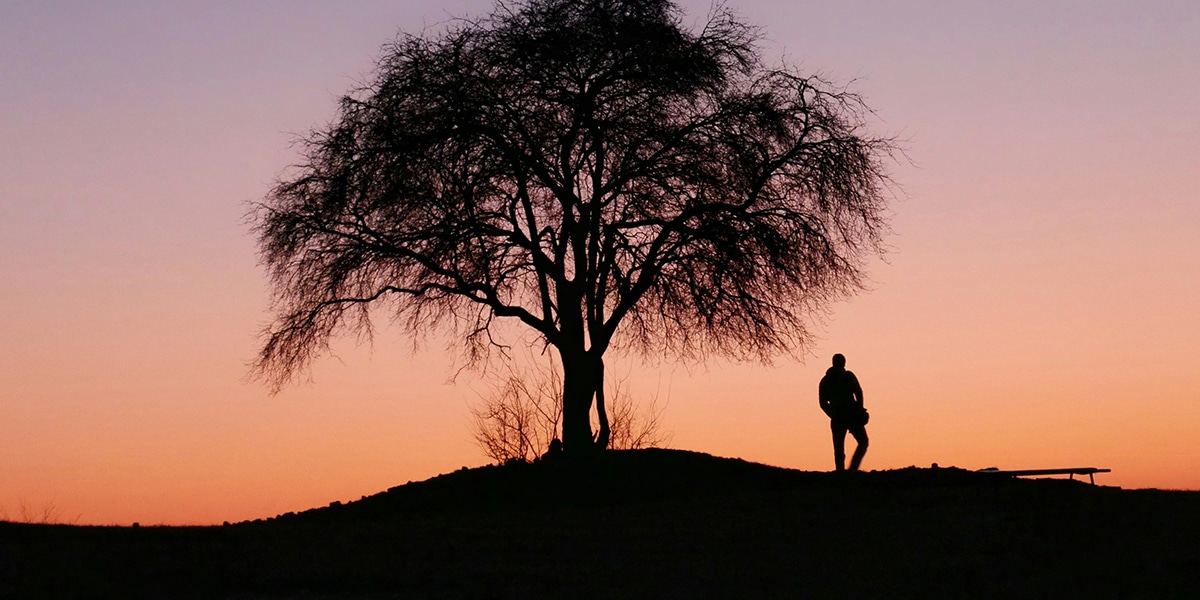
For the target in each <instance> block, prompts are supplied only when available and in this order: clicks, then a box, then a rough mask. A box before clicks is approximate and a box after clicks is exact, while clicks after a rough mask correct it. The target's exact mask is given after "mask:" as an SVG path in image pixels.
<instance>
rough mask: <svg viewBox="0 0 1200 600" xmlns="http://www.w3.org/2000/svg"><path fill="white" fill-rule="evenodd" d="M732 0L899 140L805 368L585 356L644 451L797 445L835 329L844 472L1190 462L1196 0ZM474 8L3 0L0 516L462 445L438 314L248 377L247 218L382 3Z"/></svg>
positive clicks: (252, 486) (359, 491)
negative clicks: (879, 244) (617, 392)
mask: <svg viewBox="0 0 1200 600" xmlns="http://www.w3.org/2000/svg"><path fill="white" fill-rule="evenodd" d="M728 4H729V6H731V7H733V8H734V9H736V10H737V11H739V12H740V13H741V14H742V15H743V16H744V17H745V18H746V19H747V20H749V21H751V22H755V23H758V24H761V25H764V26H765V36H766V40H765V42H764V48H765V51H766V52H767V54H768V56H770V57H773V58H780V57H785V56H786V57H787V59H788V60H789V61H792V62H794V63H798V64H800V65H802V67H803V68H804V69H805V70H808V71H819V72H821V73H824V74H825V75H826V76H827V77H829V78H832V79H834V80H836V81H839V82H845V83H848V82H851V81H852V83H851V86H852V89H854V90H856V91H858V92H860V93H861V94H863V95H864V96H865V97H866V99H867V101H868V103H869V104H870V105H871V106H872V107H873V108H875V109H876V110H877V111H878V115H877V119H876V121H875V122H874V123H873V127H874V128H875V130H876V131H877V132H878V133H882V134H893V135H896V136H898V137H900V138H902V139H903V140H905V146H906V148H907V150H908V153H909V155H910V158H911V164H910V163H909V162H904V163H901V164H897V165H896V166H895V169H894V176H895V178H896V180H897V181H898V182H899V183H900V184H901V186H903V190H902V193H901V194H900V195H899V197H898V198H897V200H896V201H895V202H894V204H893V212H894V216H893V220H892V222H893V227H894V229H895V235H894V236H893V237H891V238H890V239H889V242H890V244H891V246H892V251H891V253H890V254H889V255H888V256H887V258H886V262H879V261H876V262H875V263H873V264H872V267H871V278H872V281H871V290H870V291H869V292H866V293H864V294H861V295H860V296H858V297H857V298H855V299H854V300H852V301H850V302H845V303H841V304H837V305H834V306H832V307H831V311H830V313H829V314H828V315H825V316H824V317H823V318H822V320H821V322H820V323H819V325H818V326H817V327H816V331H817V332H818V333H819V339H818V340H816V342H815V344H814V345H813V346H812V347H811V348H810V351H811V354H810V355H809V356H807V357H806V358H805V360H804V361H803V363H801V362H797V361H795V360H792V359H788V358H786V357H784V358H781V359H780V360H778V361H776V363H775V364H774V365H773V366H760V365H734V364H729V363H728V362H726V361H721V360H713V361H710V362H708V363H707V364H706V365H701V366H692V367H687V366H679V365H675V364H673V363H670V362H667V363H663V364H650V365H646V364H643V363H642V362H641V361H638V360H631V359H619V360H616V361H614V362H615V366H610V371H611V372H617V373H620V374H624V375H625V376H626V377H627V378H628V381H629V383H630V386H631V393H632V394H633V395H634V396H635V398H641V399H643V400H644V399H646V398H648V397H650V396H653V395H655V394H657V396H658V398H659V403H660V404H666V410H665V413H664V419H665V422H666V426H667V428H668V429H670V430H671V431H673V432H674V438H673V441H672V444H671V445H672V446H673V447H676V448H684V449H689V450H699V451H704V452H710V453H713V454H718V455H723V456H737V457H742V458H745V459H748V460H754V461H760V462H765V463H770V464H774V465H780V466H785V467H792V468H799V469H812V470H817V469H821V470H823V469H828V468H829V467H830V466H831V465H832V457H831V450H830V444H829V439H828V437H829V433H828V425H827V420H826V419H825V418H824V416H823V415H822V413H821V412H820V410H819V408H818V407H817V402H816V385H817V381H818V380H819V379H820V377H821V375H822V373H823V372H824V370H825V368H826V366H827V365H828V361H829V356H830V355H831V354H833V353H834V352H842V353H844V354H846V355H847V357H848V362H849V364H848V367H849V368H850V369H851V370H853V371H855V372H856V373H857V374H858V375H859V378H860V380H861V381H862V382H863V385H864V388H865V392H866V400H867V405H868V406H869V407H870V409H871V414H872V423H871V425H870V427H869V430H870V434H871V440H872V444H871V451H870V453H869V454H868V456H867V459H866V462H865V464H864V466H865V467H866V468H869V469H884V468H898V467H904V466H908V465H918V466H929V465H930V464H931V463H934V462H937V463H939V464H941V465H943V466H951V465H954V466H959V467H963V468H969V469H977V468H982V467H988V466H998V467H1001V468H1041V467H1062V466H1099V467H1108V468H1111V469H1113V472H1112V473H1111V474H1107V475H1101V476H1099V482H1101V483H1104V484H1109V485H1120V486H1123V487H1163V488H1186V489H1200V391H1198V390H1200V368H1197V363H1198V362H1200V361H1198V359H1200V351H1198V349H1200V342H1198V340H1200V311H1198V306H1197V299H1198V298H1200V242H1198V241H1197V237H1196V233H1197V231H1198V229H1200V196H1198V194H1200V192H1198V191H1197V190H1200V110H1197V101H1196V98H1198V97H1200V66H1198V63H1197V58H1198V57H1200V4H1197V3H1196V2H1195V1H1194V0H1183V1H1179V2H1170V1H1150V2H1139V3H1133V2H1124V1H1089V2H1083V1H1046V0H1038V1H1008V2H1003V3H999V2H970V1H963V0H946V1H939V2H934V1H924V2H916V1H914V2H885V1H879V2H861V1H860V2H847V1H840V0H839V1H837V2H834V1H832V0H831V1H828V2H794V1H790V0H789V1H782V0H779V1H770V2H767V1H755V2H751V1H749V0H730V1H729V3H728ZM683 5H684V6H685V7H686V9H687V10H688V11H689V15H690V17H689V19H695V20H701V19H702V18H703V16H704V15H705V14H706V13H707V11H708V7H709V3H708V2H707V1H703V0H699V1H696V0H688V1H687V2H684V3H683ZM490 6H491V3H490V2H489V1H488V0H456V1H444V2H435V1H432V0H401V1H397V0H391V1H375V0H370V1H367V0H363V1H355V2H334V1H332V0H331V1H297V0H286V1H285V0H258V1H253V2H251V1H243V2H232V1H214V0H205V1H203V2H200V1H183V0H181V1H176V2H159V1H157V0H146V1H139V2H134V1H125V2H118V1H112V2H98V1H93V2H84V1H80V2H68V1H65V0H59V1H34V0H8V1H6V2H4V3H3V4H0V518H2V517H3V516H5V515H7V516H8V518H22V516H34V517H36V516H38V515H41V514H42V513H43V512H45V511H51V512H53V513H54V514H55V515H56V516H57V518H59V519H60V520H67V521H76V522H79V523H99V524H107V523H115V524H128V523H130V522H133V521H139V522H141V523H142V524H150V523H171V524H193V523H197V524H199V523H219V522H221V521H223V520H230V521H234V520H241V519H248V518H257V517H266V516H271V515H274V514H277V513H280V512H285V511H290V510H303V509H306V508H310V507H314V506H319V505H324V504H326V503H328V502H330V501H333V500H342V501H345V500H353V499H357V498H358V497H359V496H361V495H366V494H373V493H376V492H379V491H382V490H384V489H386V488H388V487H391V486H394V485H398V484H403V483H405V482H406V481H409V480H420V479H425V478H428V477H431V476H434V475H437V474H439V473H443V472H447V471H451V470H454V469H457V468H459V467H460V466H464V465H466V466H476V465H481V464H484V463H485V462H486V461H485V459H484V457H483V454H482V453H481V452H480V450H479V449H478V448H477V447H476V446H475V444H474V442H473V440H472V437H471V427H470V418H469V406H470V405H471V404H472V403H473V402H476V401H477V399H478V397H479V395H480V394H482V393H486V390H487V386H486V384H485V383H483V382H481V381H480V380H479V378H477V377H474V376H471V375H464V376H460V377H459V378H458V379H457V381H456V382H454V383H451V382H449V379H450V377H451V376H452V375H453V366H452V358H451V357H450V356H449V355H447V354H446V353H445V352H443V351H442V348H443V345H444V341H443V340H440V339H438V338H433V339H431V340H429V341H428V343H427V344H426V345H425V348H424V349H423V350H420V351H418V352H416V353H413V352H412V351H411V349H412V345H413V344H412V340H409V339H405V338H404V337H402V336H401V335H400V334H399V333H397V332H395V331H391V330H386V329H384V330H382V331H381V333H380V335H378V336H377V338H376V341H375V344H374V348H373V349H370V348H359V347H356V346H355V344H354V343H353V341H352V340H345V341H343V342H339V343H338V344H336V350H337V357H336V358H328V359H324V360H321V361H320V362H318V363H317V364H316V365H315V367H314V370H313V376H312V380H311V381H310V382H307V383H306V382H300V383H299V384H297V385H294V386H292V387H290V388H288V389H286V390H285V391H283V392H282V393H280V394H279V395H276V396H270V395H269V394H268V391H267V389H266V388H265V387H264V386H263V385H261V384H259V383H255V382H248V381H246V373H247V367H246V365H247V363H248V362H249V361H250V360H251V359H252V358H253V356H254V353H255V350H256V343H257V337H256V336H257V332H258V331H259V330H260V328H261V327H262V326H263V325H264V324H265V323H266V322H267V321H268V320H269V318H270V315H269V313H268V312H267V308H268V301H269V296H268V289H267V287H266V282H265V278H264V274H263V272H262V271H261V270H260V269H259V268H258V267H257V264H256V261H257V258H256V254H255V245H254V240H253V238H252V236H251V235H250V233H249V231H248V228H247V226H246V223H245V220H244V216H245V213H246V211H247V209H248V205H247V203H249V202H252V201H255V200H257V199H260V198H262V196H263V195H264V194H265V193H266V191H267V190H268V188H269V187H270V185H271V182H272V181H273V179H274V178H275V177H276V176H277V175H278V174H279V173H280V171H281V170H282V169H283V168H284V167H286V166H287V165H288V164H290V163H292V162H294V161H295V160H296V159H297V155H296V153H295V150H294V148H293V147H292V146H291V145H290V143H291V140H292V139H294V137H295V134H296V133H302V132H304V131H306V130H307V129H309V128H310V127H314V126H317V125H320V124H322V123H325V122H327V121H328V120H330V119H331V118H332V117H333V116H334V114H335V107H336V106H335V103H336V100H337V98H338V96H339V95H341V94H342V93H344V92H346V91H347V90H348V89H350V88H351V87H353V86H354V85H355V84H356V82H359V81H361V80H363V78H365V77H366V76H367V75H368V74H369V73H370V70H371V67H372V61H373V58H374V57H375V56H376V55H377V52H378V49H379V47H380V46H381V45H382V44H383V43H385V42H387V41H388V40H390V39H391V38H392V37H393V36H394V35H395V34H396V32H397V31H398V30H405V31H409V32H417V31H420V30H422V29H423V28H428V29H429V30H431V31H437V29H438V27H439V23H443V22H445V21H446V20H447V19H448V18H450V17H452V16H459V15H464V14H481V13H484V12H486V11H487V10H488V9H489V7H490Z"/></svg>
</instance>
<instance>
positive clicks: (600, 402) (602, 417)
mask: <svg viewBox="0 0 1200 600" xmlns="http://www.w3.org/2000/svg"><path fill="white" fill-rule="evenodd" d="M593 369H595V371H594V372H595V374H596V375H595V380H594V381H593V385H594V386H595V387H596V418H597V419H598V420H599V422H600V430H599V431H597V432H596V449H597V450H604V449H605V448H608V440H609V437H610V436H611V434H612V431H611V430H610V429H609V427H608V410H607V407H606V406H605V405H604V357H603V356H595V357H593Z"/></svg>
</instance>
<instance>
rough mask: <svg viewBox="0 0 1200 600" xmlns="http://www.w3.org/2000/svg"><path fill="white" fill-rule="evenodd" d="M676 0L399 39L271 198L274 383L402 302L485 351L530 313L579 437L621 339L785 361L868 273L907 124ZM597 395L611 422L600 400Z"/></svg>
mask: <svg viewBox="0 0 1200 600" xmlns="http://www.w3.org/2000/svg"><path fill="white" fill-rule="evenodd" d="M681 19H682V13H681V12H680V10H679V9H678V7H677V6H675V5H674V4H673V3H672V2H671V1H670V0H514V1H511V2H509V1H504V0H501V1H500V2H499V3H498V4H497V8H496V10H495V12H493V13H492V14H491V15H490V16H488V17H486V18H482V19H479V20H474V21H461V22H458V23H457V24H455V25H453V26H452V27H450V28H449V29H448V30H447V31H445V32H444V33H441V34H439V35H436V36H433V37H418V36H412V35H402V36H401V37H399V38H398V39H397V40H396V41H395V42H394V43H392V44H390V45H388V46H386V47H385V48H384V51H383V56H382V58H381V59H380V60H379V63H378V67H377V73H376V74H375V78H374V80H373V81H372V82H370V83H369V84H367V85H366V86H365V87H363V88H361V89H358V90H356V91H354V92H352V93H351V94H350V95H348V96H346V97H345V98H343V99H342V101H341V104H340V111H339V113H338V116H337V118H336V119H335V120H334V121H333V122H332V124H330V125H328V126H327V127H325V128H323V129H319V130H317V131H315V132H313V133H312V134H311V135H310V136H309V137H308V138H307V140H306V141H305V145H304V150H305V152H304V160H303V161H302V164H300V165H299V166H298V167H296V168H295V169H294V170H293V171H292V172H291V173H289V175H288V176H286V177H285V178H284V179H283V180H282V181H281V182H280V183H278V184H277V186H276V187H275V188H274V189H273V190H272V191H271V192H270V194H269V195H268V196H267V198H266V199H265V201H264V202H262V203H261V205H260V206H259V207H258V208H257V209H256V212H255V216H254V219H255V228H256V232H257V234H258V239H259V248H260V253H261V256H262V260H263V263H264V264H265V266H266V268H267V271H268V273H269V277H270V279H271V284H272V287H273V296H274V310H275V312H276V313H277V319H276V321H275V323H274V324H273V325H272V326H271V327H270V328H269V329H268V330H267V331H266V333H265V341H264V343H263V346H262V349H261V352H260V355H259V357H258V360H257V363H256V372H257V373H258V375H260V376H262V377H264V378H265V379H267V380H269V381H270V382H271V383H272V384H273V385H274V386H276V389H278V386H281V385H283V384H285V383H286V382H287V381H289V380H290V378H291V377H293V376H294V375H295V374H296V373H297V372H300V371H303V370H304V369H305V368H307V366H308V365H309V364H310V363H311V361H312V360H313V359H314V357H315V356H316V355H317V354H319V353H320V352H322V351H324V350H326V349H327V346H328V343H329V340H330V339H331V338H332V337H333V336H335V335H338V334H340V333H342V332H346V331H357V332H360V333H362V332H367V333H369V332H370V330H371V318H370V316H371V308H370V307H372V306H381V307H384V308H386V309H387V310H388V311H389V312H390V314H391V316H392V317H393V319H394V320H395V322H397V323H400V324H401V325H403V326H404V327H405V328H406V331H407V332H409V333H411V334H414V335H420V334H423V333H425V332H428V331H432V330H434V329H436V328H439V327H442V326H444V327H445V328H447V329H449V330H451V331H452V332H454V333H455V334H457V335H456V336H455V339H459V338H460V337H461V339H462V340H463V346H462V348H463V351H464V354H465V356H466V357H467V358H468V359H469V360H470V361H472V362H477V361H480V360H484V359H486V357H487V356H488V353H489V350H492V349H495V348H497V347H500V346H501V341H498V340H497V339H496V336H495V335H494V334H495V332H496V331H497V324H498V323H500V322H514V323H519V324H520V325H521V326H523V327H524V328H526V330H527V331H529V332H531V333H532V334H533V335H534V336H535V337H536V338H537V340H538V341H540V342H541V343H543V344H546V345H549V346H552V347H553V348H554V349H555V351H556V355H557V356H558V357H559V359H560V362H561V364H560V367H561V372H562V376H563V380H562V400H563V404H562V406H563V409H562V410H563V415H562V435H563V443H564V447H565V450H566V451H568V452H578V451H582V450H585V449H588V448H592V447H594V446H597V445H598V446H600V447H604V446H606V445H607V442H608V438H609V435H610V431H609V427H608V419H607V413H606V407H605V402H604V385H603V380H604V356H605V353H606V352H608V351H609V350H610V349H611V348H620V349H622V350H624V351H627V352H633V353H636V354H641V355H643V356H648V357H661V356H673V357H675V358H678V359H682V360H702V359H704V358H705V357H706V356H709V355H711V354H719V355H724V356H728V357H731V358H733V359H737V360H744V359H760V360H766V361H769V360H770V358H771V357H772V356H773V355H775V354H777V353H779V352H795V351H797V350H799V349H801V348H803V345H804V343H805V342H806V341H807V340H808V339H809V331H808V329H807V328H806V320H807V319H808V318H809V317H811V315H812V314H813V313H814V311H820V310H823V309H824V307H825V306H827V305H828V303H830V302H832V301H834V300H838V299H841V298H844V297H846V296H848V295H849V294H852V293H854V292H856V291H858V290H859V289H861V281H862V269H863V265H864V261H865V259H866V258H867V257H868V256H870V255H871V254H873V253H878V252H880V251H881V244H882V241H881V238H882V235H883V234H884V232H885V230H886V221H885V218H884V215H885V210H886V202H885V192H886V190H887V182H888V180H887V172H886V168H885V167H886V164H887V162H888V161H889V160H890V158H891V156H892V154H893V152H894V151H895V146H894V144H893V143H892V141H891V140H889V139H886V138H879V137H873V136H871V135H870V134H869V132H867V131H866V129H867V127H866V118H867V116H868V115H869V111H868V109H867V108H866V107H865V105H864V104H863V102H862V101H861V99H860V98H859V97H858V96H857V95H855V94H853V93H850V92H847V91H845V90H844V89H839V88H835V87H833V86H832V85H830V84H829V83H828V82H826V81H825V80H823V79H821V78H820V77H817V76H804V75H802V74H801V73H799V72H797V71H796V70H795V69H793V68H790V67H787V66H780V67H768V66H766V65H765V63H764V61H763V60H762V57H761V53H760V51H759V50H758V48H757V47H756V39H757V35H758V33H757V30H756V29H755V28H754V27H752V26H750V25H748V24H746V23H743V22H741V21H739V20H738V19H737V18H736V17H735V16H734V15H733V14H732V13H731V12H729V11H727V10H724V9H717V10H714V12H713V13H712V14H711V15H710V16H709V19H708V20H707V22H706V23H705V24H704V25H703V26H702V27H700V28H698V29H688V28H685V27H684V26H683V25H682V24H681ZM593 406H595V407H596V412H597V419H598V423H599V425H598V427H599V431H598V432H597V433H596V434H595V435H593V432H592V429H591V424H590V417H589V415H590V414H591V410H592V407H593Z"/></svg>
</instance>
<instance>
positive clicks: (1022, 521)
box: [0, 450, 1200, 599]
mask: <svg viewBox="0 0 1200 600" xmlns="http://www.w3.org/2000/svg"><path fill="white" fill-rule="evenodd" d="M1198 540H1200V492H1167V491H1158V490H1122V489H1119V488H1110V487H1103V486H1093V485H1089V484H1088V483H1085V482H1082V481H1069V480H1037V481H1030V480H1013V479H1010V478H1008V477H1004V476H999V475H989V474H981V473H972V472H968V471H963V470H959V469H916V468H909V469H900V470H894V471H882V472H870V473H842V474H839V473H807V472H800V471H794V470H789V469H780V468H776V467H769V466H766V465H759V464H754V463H748V462H744V461H740V460H735V459H724V458H716V457H712V456H709V455H705V454H700V453H694V452H685V451H677V450H638V451H623V452H607V453H604V454H603V455H600V456H598V457H592V458H589V459H587V460H576V461H562V462H553V463H538V464H532V465H526V464H514V465H507V466H502V467H501V466H493V467H483V468H478V469H466V470H461V471H458V472H455V473H450V474H446V475H442V476H439V477H435V478H433V479H430V480H428V481H424V482H418V483H411V484H408V485H404V486H400V487H396V488H393V489H391V490H388V491H387V492H383V493H380V494H377V495H374V496H370V497H367V498H364V499H363V500H361V501H357V502H352V503H347V504H345V505H333V506H330V507H325V508H321V509H314V510H311V511H307V512H304V513H300V514H288V515H280V516H278V517H275V518H272V519H267V520H263V521H255V522H247V523H238V524H233V525H227V526H218V527H142V528H121V527H75V526H48V525H26V524H15V523H0V598H10V597H11V598H26V597H54V598H59V597H63V598H70V597H80V598H90V597H147V598H150V597H184V598H188V597H190V598H239V599H240V598H246V599H250V598H462V597H496V598H513V597H520V598H551V597H554V598H647V597H648V598H737V597H749V598H798V597H821V598H824V597H847V598H856V597H857V598H874V597H881V598H916V597H920V598H929V597H971V598H1015V597H1019V598H1028V597H1083V596H1088V597H1172V598H1173V597H1183V598H1187V597H1200V541H1198Z"/></svg>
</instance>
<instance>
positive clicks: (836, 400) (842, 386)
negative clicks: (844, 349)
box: [819, 354, 867, 471]
mask: <svg viewBox="0 0 1200 600" xmlns="http://www.w3.org/2000/svg"><path fill="white" fill-rule="evenodd" d="M819 391H820V398H819V400H820V404H821V410H823V411H825V414H826V415H828V416H829V427H830V429H832V430H833V459H834V461H835V463H836V464H837V470H838V471H844V470H846V433H847V432H849V433H850V435H852V436H854V441H855V442H857V444H858V447H857V448H855V449H854V456H853V457H852V458H851V459H850V470H851V471H857V470H858V466H859V465H860V464H862V459H863V456H866V454H867V427H866V424H865V423H862V422H861V418H860V415H861V414H862V411H861V408H862V406H863V391H862V386H861V385H859V383H858V378H857V377H855V376H854V373H852V372H850V371H847V370H846V357H845V356H842V355H841V354H834V355H833V366H832V367H829V369H828V370H827V371H825V376H824V377H822V378H821V386H820V390H819Z"/></svg>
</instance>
